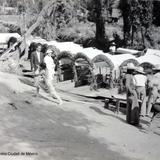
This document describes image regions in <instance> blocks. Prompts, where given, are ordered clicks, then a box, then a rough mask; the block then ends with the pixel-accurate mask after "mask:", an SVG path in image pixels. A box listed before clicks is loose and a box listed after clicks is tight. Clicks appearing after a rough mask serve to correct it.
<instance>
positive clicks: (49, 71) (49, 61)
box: [44, 49, 63, 105]
mask: <svg viewBox="0 0 160 160" xmlns="http://www.w3.org/2000/svg"><path fill="white" fill-rule="evenodd" d="M52 52H53V51H52V50H51V49H48V50H47V52H46V56H45V57H44V63H45V64H46V68H45V83H46V85H47V88H48V90H49V93H50V94H51V96H52V97H53V98H54V97H55V98H57V99H58V101H59V105H61V104H62V103H63V101H62V99H61V98H60V96H59V95H58V94H57V92H56V90H55V87H54V85H53V78H54V73H55V64H54V61H53V58H52Z"/></svg>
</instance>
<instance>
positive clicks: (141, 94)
mask: <svg viewBox="0 0 160 160" xmlns="http://www.w3.org/2000/svg"><path fill="white" fill-rule="evenodd" d="M136 72H137V73H136V75H134V80H135V86H136V91H137V96H138V99H139V100H141V101H142V104H141V110H140V116H142V117H144V116H145V115H146V100H147V99H146V83H147V77H146V76H145V73H144V71H143V68H142V67H138V68H137V70H136Z"/></svg>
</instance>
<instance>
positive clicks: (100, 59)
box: [92, 54, 114, 70]
mask: <svg viewBox="0 0 160 160" xmlns="http://www.w3.org/2000/svg"><path fill="white" fill-rule="evenodd" d="M97 62H106V63H107V64H108V66H109V67H110V68H111V70H113V68H114V64H113V63H112V61H111V59H110V58H109V57H108V56H106V55H105V54H99V55H97V56H95V57H94V58H93V59H92V63H97Z"/></svg>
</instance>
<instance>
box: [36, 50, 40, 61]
mask: <svg viewBox="0 0 160 160" xmlns="http://www.w3.org/2000/svg"><path fill="white" fill-rule="evenodd" d="M36 53H37V57H38V62H40V52H37V51H36Z"/></svg>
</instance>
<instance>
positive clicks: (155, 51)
mask: <svg viewBox="0 0 160 160" xmlns="http://www.w3.org/2000/svg"><path fill="white" fill-rule="evenodd" d="M145 55H146V56H148V55H157V56H160V50H158V49H147V51H146V54H145Z"/></svg>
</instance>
